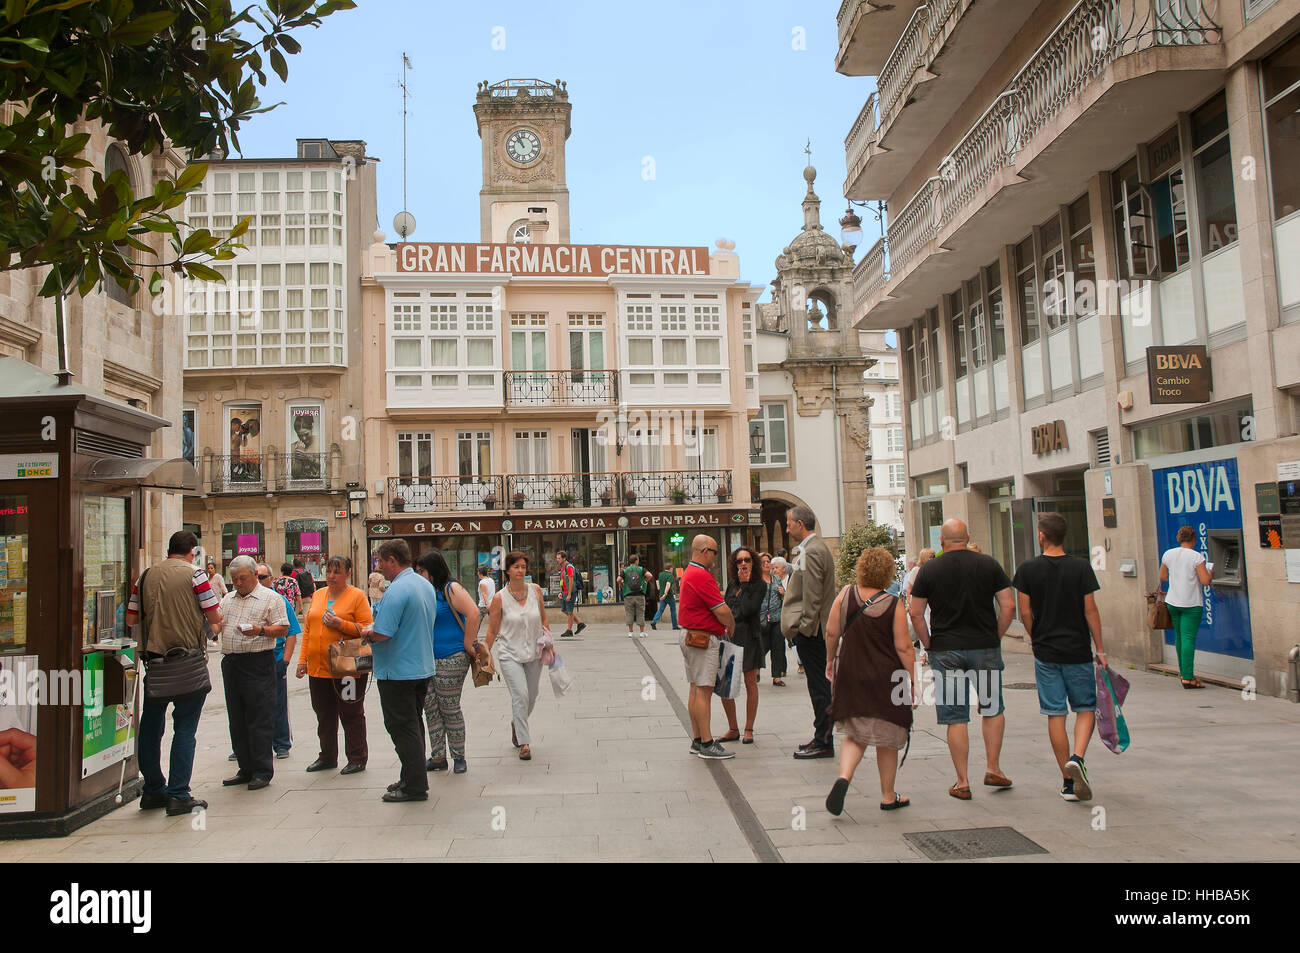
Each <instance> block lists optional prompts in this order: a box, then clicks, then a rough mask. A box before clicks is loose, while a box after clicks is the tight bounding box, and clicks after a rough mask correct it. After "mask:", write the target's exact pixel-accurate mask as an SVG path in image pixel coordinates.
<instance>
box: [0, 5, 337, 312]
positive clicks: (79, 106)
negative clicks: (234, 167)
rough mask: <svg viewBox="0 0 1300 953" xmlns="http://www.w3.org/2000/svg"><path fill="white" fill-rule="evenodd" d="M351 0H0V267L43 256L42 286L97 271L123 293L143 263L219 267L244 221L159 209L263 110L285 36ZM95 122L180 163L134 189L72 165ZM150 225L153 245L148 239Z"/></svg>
mask: <svg viewBox="0 0 1300 953" xmlns="http://www.w3.org/2000/svg"><path fill="white" fill-rule="evenodd" d="M355 6H356V4H355V3H354V2H353V0H265V3H264V4H263V5H260V6H248V7H244V8H243V9H240V10H238V11H236V10H235V9H234V8H233V7H232V6H231V4H230V3H229V2H228V0H0V103H7V104H9V110H8V111H7V113H6V112H4V111H0V271H9V270H15V269H20V268H32V267H37V266H49V267H50V268H51V271H50V275H49V277H48V278H47V280H46V281H45V284H44V285H43V286H42V288H41V290H40V294H41V295H42V296H45V297H53V296H56V295H61V294H68V293H71V292H72V291H74V290H75V291H78V292H80V293H81V294H82V295H85V294H88V293H89V292H90V291H92V290H93V289H94V288H95V287H96V286H97V285H99V284H100V283H101V282H103V281H108V280H111V281H115V282H116V283H117V284H118V285H120V286H121V287H122V288H125V289H128V290H131V291H134V290H135V289H136V288H137V287H138V286H139V284H140V282H141V281H142V280H143V277H144V274H145V273H146V272H151V276H150V279H149V285H150V288H151V290H153V291H156V290H157V289H158V287H159V285H160V284H161V282H162V272H164V271H168V270H170V271H172V272H175V273H178V274H182V275H184V276H185V277H188V278H198V279H203V280H207V281H218V280H221V275H220V273H219V272H217V271H216V270H215V269H213V268H212V267H211V266H210V265H209V264H207V263H208V262H211V261H224V260H229V259H231V258H233V257H234V256H235V250H236V249H238V248H242V247H243V246H242V245H241V244H239V242H238V239H239V238H240V237H241V236H242V235H243V234H244V232H245V231H247V229H248V226H249V219H247V218H245V219H242V220H241V221H239V222H238V223H237V224H236V225H235V226H234V228H232V229H231V230H230V233H229V235H228V236H225V237H222V236H218V235H214V234H212V233H211V232H209V231H208V230H207V229H190V228H188V226H186V225H185V223H184V222H183V220H181V219H178V218H177V217H176V215H174V214H173V211H174V210H175V209H177V208H179V207H180V206H181V205H182V204H183V203H184V202H185V200H186V198H187V197H188V195H189V194H190V193H191V192H193V191H195V190H196V189H198V188H199V187H200V186H201V185H202V184H203V178H204V175H205V174H206V172H207V165H206V164H203V163H201V162H200V163H194V164H188V163H189V162H190V160H192V159H197V158H199V157H203V156H207V155H209V154H210V153H212V152H213V151H214V150H215V149H217V148H220V149H221V150H222V152H223V153H225V154H230V153H231V152H232V150H233V151H237V150H238V149H239V136H238V134H239V130H240V128H241V126H242V125H243V124H244V123H246V122H248V121H249V120H250V119H251V118H252V117H254V116H256V115H258V114H260V113H265V112H268V111H270V110H271V109H274V108H275V105H278V104H272V105H263V104H262V102H261V101H260V100H259V98H258V91H259V88H265V86H266V85H267V82H268V74H267V72H266V69H267V67H268V65H269V68H270V69H271V70H273V71H274V73H275V74H276V75H277V76H279V77H280V79H281V80H282V81H283V80H286V79H287V78H288V75H289V68H288V61H287V59H286V54H288V55H293V54H296V53H298V52H299V51H300V50H301V48H302V47H301V44H300V43H299V42H298V40H296V39H294V37H293V36H291V35H290V34H291V33H292V32H293V31H294V30H300V29H302V28H304V27H309V26H310V27H319V26H320V25H321V23H322V21H323V20H324V18H325V17H327V16H329V15H330V14H332V13H335V12H337V11H339V10H349V9H353V8H355ZM96 122H97V123H100V124H102V125H103V127H104V129H105V131H106V132H107V135H108V136H109V138H110V139H112V140H115V141H117V142H119V143H120V144H121V145H122V147H123V148H125V149H126V151H127V152H128V153H130V154H131V155H134V156H164V157H165V156H166V155H167V153H168V150H169V149H174V150H176V152H177V153H178V154H179V155H180V157H181V161H182V162H183V163H187V165H186V167H185V168H184V169H183V170H182V171H180V172H179V174H178V175H176V176H175V177H174V178H173V177H170V176H164V177H162V178H161V179H159V181H158V182H157V184H156V185H155V186H154V187H153V190H152V191H151V192H150V191H144V192H142V194H140V195H137V194H135V192H134V190H133V189H132V186H131V182H130V180H129V179H128V178H127V176H126V174H125V173H124V172H122V171H121V170H117V171H114V172H112V173H111V174H109V175H107V176H105V175H103V174H102V173H101V172H99V171H94V172H93V173H92V174H91V176H90V181H89V183H88V184H89V188H86V187H85V174H84V173H83V172H82V170H85V169H90V168H92V164H91V162H89V161H88V160H87V159H86V158H85V150H86V148H87V145H88V143H89V142H90V139H91V136H90V134H89V133H88V132H85V131H82V130H83V129H84V125H82V124H83V123H96ZM152 234H157V235H162V236H164V238H165V241H164V251H163V253H162V254H161V255H160V254H159V253H158V252H157V250H156V249H155V248H154V247H153V246H152V245H150V244H149V243H148V241H147V239H148V238H149V237H150V235H152Z"/></svg>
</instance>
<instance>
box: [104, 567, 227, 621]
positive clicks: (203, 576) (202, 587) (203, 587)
mask: <svg viewBox="0 0 1300 953" xmlns="http://www.w3.org/2000/svg"><path fill="white" fill-rule="evenodd" d="M194 598H195V599H197V600H199V608H200V609H202V610H203V611H204V612H207V611H208V610H209V609H215V608H216V607H217V606H219V605H220V604H221V600H220V599H219V598H218V597H217V594H216V593H215V592H213V591H212V584H211V583H210V582H208V574H207V573H205V572H204V571H203V570H202V569H196V570H194ZM126 611H127V612H134V613H135V614H136V615H139V614H140V580H139V579H137V580H136V581H135V584H134V585H133V586H132V587H131V598H130V599H128V600H127V602H126Z"/></svg>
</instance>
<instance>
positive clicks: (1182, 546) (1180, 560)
mask: <svg viewBox="0 0 1300 953" xmlns="http://www.w3.org/2000/svg"><path fill="white" fill-rule="evenodd" d="M1212 568H1213V566H1211V565H1210V564H1209V563H1207V562H1206V561H1205V554H1204V553H1202V552H1201V551H1200V550H1198V549H1196V530H1194V529H1192V528H1191V527H1190V526H1184V527H1182V528H1181V529H1180V530H1179V531H1178V545H1177V546H1175V547H1174V548H1173V549H1168V550H1165V554H1164V555H1163V556H1161V557H1160V581H1161V582H1167V583H1169V592H1168V593H1167V594H1166V596H1165V606H1166V608H1168V609H1169V618H1170V619H1171V620H1172V621H1173V623H1174V649H1175V650H1176V651H1177V653H1178V673H1179V675H1181V676H1182V679H1183V688H1204V687H1205V683H1204V682H1202V681H1201V680H1200V679H1199V678H1197V677H1196V633H1197V631H1198V630H1199V629H1200V627H1201V613H1202V611H1204V609H1205V587H1206V586H1208V585H1209V584H1210V570H1211V569H1212Z"/></svg>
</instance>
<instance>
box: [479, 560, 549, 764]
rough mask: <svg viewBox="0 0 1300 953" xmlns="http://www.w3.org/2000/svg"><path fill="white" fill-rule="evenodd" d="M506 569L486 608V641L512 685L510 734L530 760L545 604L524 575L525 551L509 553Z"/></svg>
mask: <svg viewBox="0 0 1300 953" xmlns="http://www.w3.org/2000/svg"><path fill="white" fill-rule="evenodd" d="M505 569H506V580H507V582H506V584H505V586H504V587H503V588H502V589H501V590H500V591H499V592H498V593H497V594H496V595H495V596H493V597H492V605H491V607H490V608H489V610H488V633H487V647H488V651H490V652H491V653H492V654H493V656H494V657H495V659H496V666H497V670H498V671H499V672H500V673H501V677H502V678H503V679H504V680H505V683H506V688H508V689H509V690H510V707H511V714H512V724H511V728H510V740H511V742H512V743H513V744H514V746H515V747H516V748H518V749H519V760H520V761H531V760H532V758H533V752H532V747H531V742H532V736H531V735H530V734H529V733H528V716H529V715H531V714H532V713H533V707H534V706H535V705H536V704H537V691H538V686H539V685H540V683H541V678H542V668H543V667H544V666H543V664H542V658H541V648H540V646H539V645H538V642H539V640H540V639H541V637H542V631H543V630H544V629H545V628H546V606H545V605H543V603H542V588H541V586H538V585H535V584H530V583H528V582H526V581H525V579H524V577H525V576H527V575H528V557H527V556H525V555H524V554H523V553H521V552H519V551H517V550H516V551H514V552H511V553H509V554H507V555H506V565H505Z"/></svg>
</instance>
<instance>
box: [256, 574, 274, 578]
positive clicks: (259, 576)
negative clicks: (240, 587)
mask: <svg viewBox="0 0 1300 953" xmlns="http://www.w3.org/2000/svg"><path fill="white" fill-rule="evenodd" d="M257 578H258V579H270V578H271V577H270V576H263V575H262V574H261V573H258V574H257Z"/></svg>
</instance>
